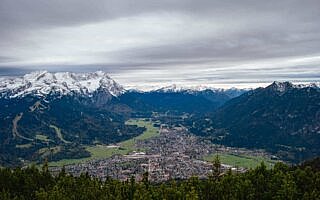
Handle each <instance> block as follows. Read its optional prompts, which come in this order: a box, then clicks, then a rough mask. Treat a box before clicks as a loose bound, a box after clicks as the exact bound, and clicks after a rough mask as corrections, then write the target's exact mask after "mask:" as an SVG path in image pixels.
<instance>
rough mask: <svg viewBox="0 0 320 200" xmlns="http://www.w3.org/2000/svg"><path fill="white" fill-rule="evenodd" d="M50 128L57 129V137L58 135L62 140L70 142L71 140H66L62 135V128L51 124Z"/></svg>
mask: <svg viewBox="0 0 320 200" xmlns="http://www.w3.org/2000/svg"><path fill="white" fill-rule="evenodd" d="M50 128H53V129H54V130H55V131H56V134H57V137H58V138H59V139H60V140H61V141H62V142H64V143H70V142H69V141H67V140H65V139H64V138H63V135H62V133H61V129H60V128H58V127H56V126H54V125H50Z"/></svg>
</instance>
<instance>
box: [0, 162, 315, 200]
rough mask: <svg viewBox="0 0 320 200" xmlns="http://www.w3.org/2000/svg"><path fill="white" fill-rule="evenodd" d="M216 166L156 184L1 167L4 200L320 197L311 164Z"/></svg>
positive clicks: (0, 177)
mask: <svg viewBox="0 0 320 200" xmlns="http://www.w3.org/2000/svg"><path fill="white" fill-rule="evenodd" d="M216 169H217V168H214V170H213V174H212V176H211V177H210V178H209V179H207V180H199V179H198V178H196V177H192V178H190V179H189V180H183V181H170V182H167V183H162V184H154V183H150V182H149V181H148V178H147V174H145V176H144V178H143V180H142V181H141V182H136V181H135V180H134V179H133V178H132V179H131V180H128V181H125V182H120V181H117V180H112V179H107V180H106V181H100V180H98V179H93V178H90V177H89V176H88V175H86V174H83V175H81V176H80V177H73V176H70V175H67V174H66V173H65V172H64V171H62V172H61V173H60V174H59V175H58V176H55V177H54V176H52V175H51V174H50V173H49V172H48V170H47V167H45V166H44V167H43V169H42V170H41V171H39V170H38V169H36V168H35V167H31V168H26V169H15V170H11V169H8V168H4V169H0V199H2V200H5V199H77V200H80V199H320V172H319V171H318V170H317V169H315V168H311V167H310V166H305V165H303V167H302V166H301V167H288V166H287V165H285V164H282V163H278V164H276V165H275V167H274V169H271V170H268V169H266V167H265V165H264V164H263V163H262V164H261V165H260V166H259V167H257V168H256V169H253V170H249V171H248V172H246V173H243V174H235V173H231V172H228V173H225V174H224V175H221V174H220V175H219V173H217V170H216Z"/></svg>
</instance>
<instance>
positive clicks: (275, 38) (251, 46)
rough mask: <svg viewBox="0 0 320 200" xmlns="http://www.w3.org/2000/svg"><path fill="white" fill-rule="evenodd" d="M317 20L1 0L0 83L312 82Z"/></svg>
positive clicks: (202, 7)
mask: <svg viewBox="0 0 320 200" xmlns="http://www.w3.org/2000/svg"><path fill="white" fill-rule="evenodd" d="M319 19H320V3H319V1H318V0H306V1H300V0H283V1H278V0H270V1H254V0H243V1H238V0H233V1H232V0H228V1H220V0H199V1H194V0H181V1H179V0H162V1H158V0H138V1H131V0H126V1H118V0H96V1H87V0H55V1H43V0H28V1H25V0H2V1H1V2H0V27H1V29H0V74H13V73H14V72H20V73H22V72H24V71H28V70H37V69H47V70H51V71H93V70H97V69H99V70H104V71H107V72H109V73H110V74H111V75H112V76H113V77H115V79H116V80H118V81H119V82H120V83H122V84H124V85H131V86H134V85H137V86H138V87H139V86H140V87H141V86H146V85H159V84H170V83H180V84H189V85H198V84H208V85H213V86H214V85H216V86H223V87H225V86H226V87H227V86H230V87H231V86H243V87H245V86H254V85H255V84H261V83H269V82H271V81H273V80H291V81H296V82H312V81H319V80H320V34H319V32H320V26H319V22H318V20H319ZM15 69H16V70H15Z"/></svg>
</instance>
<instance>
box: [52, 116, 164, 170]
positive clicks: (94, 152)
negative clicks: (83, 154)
mask: <svg viewBox="0 0 320 200" xmlns="http://www.w3.org/2000/svg"><path fill="white" fill-rule="evenodd" d="M126 124H127V125H137V126H139V127H145V128H146V130H145V131H144V132H143V133H142V134H141V135H139V136H137V137H134V138H132V139H129V140H126V141H123V142H120V143H118V144H117V145H118V146H120V147H115V148H110V147H108V146H107V145H95V146H86V147H85V148H86V150H87V151H89V152H90V154H91V156H90V157H88V158H81V159H62V160H59V161H57V162H50V163H49V165H50V166H63V165H69V164H75V163H81V162H85V161H89V160H94V159H103V158H109V157H111V156H112V155H116V154H121V155H125V154H128V153H130V152H132V151H135V150H137V149H136V148H135V142H136V141H137V140H146V139H149V138H152V137H155V136H158V135H159V134H160V133H159V128H158V127H154V126H153V125H154V123H153V122H152V121H148V120H146V119H130V120H128V121H126Z"/></svg>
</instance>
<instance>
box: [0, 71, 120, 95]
mask: <svg viewBox="0 0 320 200" xmlns="http://www.w3.org/2000/svg"><path fill="white" fill-rule="evenodd" d="M98 91H103V92H104V93H108V94H110V95H112V96H119V95H120V94H122V93H123V92H124V89H123V87H122V86H120V85H119V84H118V83H116V82H115V81H114V80H112V79H111V78H110V77H109V76H108V75H107V74H106V73H105V72H101V71H98V72H94V73H81V74H76V73H70V72H57V73H49V72H47V71H37V72H33V73H30V74H26V75H24V76H23V77H15V78H6V79H2V80H1V82H0V95H1V97H3V98H22V97H25V96H27V95H33V96H38V97H46V96H48V95H55V96H63V95H82V96H90V95H93V94H94V93H96V92H98Z"/></svg>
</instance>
